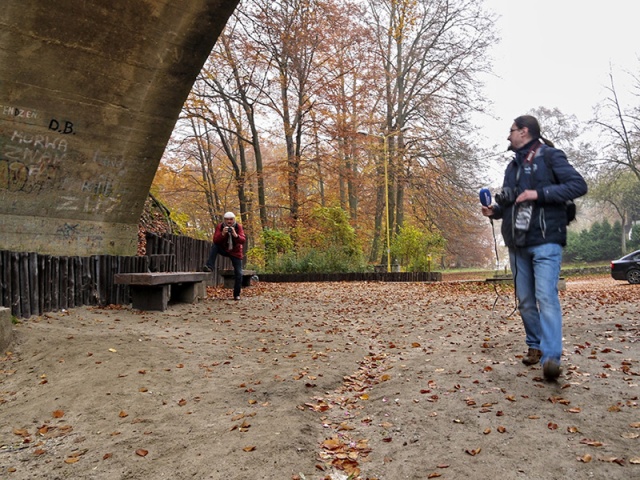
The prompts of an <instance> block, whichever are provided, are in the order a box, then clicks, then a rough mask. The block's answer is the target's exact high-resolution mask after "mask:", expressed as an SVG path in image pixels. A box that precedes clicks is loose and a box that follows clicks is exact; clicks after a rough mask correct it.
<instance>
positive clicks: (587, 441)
mask: <svg viewBox="0 0 640 480" xmlns="http://www.w3.org/2000/svg"><path fill="white" fill-rule="evenodd" d="M580 443H582V444H583V445H589V446H590V447H602V446H603V445H604V443H602V442H598V441H597V440H591V439H589V438H583V439H582V440H580Z"/></svg>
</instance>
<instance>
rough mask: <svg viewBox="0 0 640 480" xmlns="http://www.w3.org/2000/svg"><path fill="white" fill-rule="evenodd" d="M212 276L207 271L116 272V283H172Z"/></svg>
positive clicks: (196, 280)
mask: <svg viewBox="0 0 640 480" xmlns="http://www.w3.org/2000/svg"><path fill="white" fill-rule="evenodd" d="M209 278H211V273H206V272H149V273H116V274H115V275H114V276H113V281H114V283H117V284H121V285H166V284H170V283H184V282H203V281H205V280H207V279H209Z"/></svg>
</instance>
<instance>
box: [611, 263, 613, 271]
mask: <svg viewBox="0 0 640 480" xmlns="http://www.w3.org/2000/svg"><path fill="white" fill-rule="evenodd" d="M611 270H613V262H611Z"/></svg>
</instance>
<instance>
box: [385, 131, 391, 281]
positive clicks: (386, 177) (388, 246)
mask: <svg viewBox="0 0 640 480" xmlns="http://www.w3.org/2000/svg"><path fill="white" fill-rule="evenodd" d="M383 138H384V142H383V144H384V200H385V210H386V213H387V222H386V223H387V273H389V272H390V271H391V234H390V225H389V173H388V164H389V154H388V147H387V142H388V141H389V139H388V137H387V135H384V136H383Z"/></svg>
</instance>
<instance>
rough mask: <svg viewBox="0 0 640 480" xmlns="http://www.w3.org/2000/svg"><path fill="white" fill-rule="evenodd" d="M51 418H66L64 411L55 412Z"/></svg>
mask: <svg viewBox="0 0 640 480" xmlns="http://www.w3.org/2000/svg"><path fill="white" fill-rule="evenodd" d="M51 416H52V417H53V418H62V417H64V412H63V411H62V410H54V411H53V413H52V414H51Z"/></svg>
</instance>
